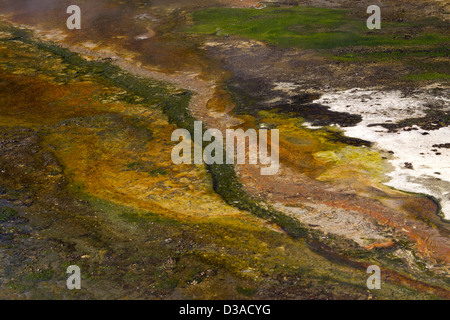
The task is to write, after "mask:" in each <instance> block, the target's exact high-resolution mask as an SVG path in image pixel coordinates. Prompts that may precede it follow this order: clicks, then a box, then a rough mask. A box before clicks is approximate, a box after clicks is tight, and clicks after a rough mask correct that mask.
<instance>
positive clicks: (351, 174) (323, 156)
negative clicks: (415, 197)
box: [314, 146, 388, 183]
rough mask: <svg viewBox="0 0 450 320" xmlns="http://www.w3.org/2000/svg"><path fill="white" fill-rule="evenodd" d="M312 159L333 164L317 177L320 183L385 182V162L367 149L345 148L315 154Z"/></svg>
mask: <svg viewBox="0 0 450 320" xmlns="http://www.w3.org/2000/svg"><path fill="white" fill-rule="evenodd" d="M314 157H316V158H317V159H319V160H320V161H325V162H332V163H333V167H332V168H330V169H328V170H326V171H325V172H324V173H322V174H321V175H320V176H319V177H317V179H318V180H320V181H330V182H337V181H346V180H359V181H366V182H369V181H370V180H372V181H373V182H380V183H381V182H384V181H386V180H387V177H386V175H385V174H386V173H387V172H388V168H387V165H386V161H384V160H383V158H382V156H381V155H380V154H379V152H377V151H374V150H371V149H369V148H363V147H354V146H346V147H344V148H341V149H338V150H328V151H320V152H317V153H315V154H314Z"/></svg>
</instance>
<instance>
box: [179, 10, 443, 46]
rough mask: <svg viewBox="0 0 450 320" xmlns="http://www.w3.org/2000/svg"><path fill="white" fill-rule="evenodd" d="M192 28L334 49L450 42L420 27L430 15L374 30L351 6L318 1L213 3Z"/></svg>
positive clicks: (195, 17) (196, 18) (205, 31)
mask: <svg viewBox="0 0 450 320" xmlns="http://www.w3.org/2000/svg"><path fill="white" fill-rule="evenodd" d="M193 18H194V22H195V25H194V26H192V27H191V28H189V29H188V30H187V32H191V33H201V34H216V35H217V36H228V35H238V36H242V37H245V38H251V39H256V40H260V41H264V42H267V43H270V44H274V45H278V46H280V47H300V48H305V49H332V48H337V47H347V46H380V45H391V46H407V45H432V44H437V43H443V42H448V41H449V40H450V37H449V36H448V35H445V34H441V33H440V32H431V31H424V32H422V33H418V34H413V35H409V34H408V35H406V36H405V33H407V30H409V29H411V28H414V29H417V30H420V29H421V28H422V27H423V26H425V25H427V24H428V25H429V21H423V22H417V23H411V22H399V23H383V24H382V29H381V30H368V29H367V26H366V21H365V20H364V19H355V18H352V17H350V16H349V15H348V13H347V11H345V10H340V9H339V10H338V9H323V8H313V7H295V8H273V7H268V8H264V9H259V10H258V9H237V8H212V9H207V10H200V11H197V12H195V13H194V14H193Z"/></svg>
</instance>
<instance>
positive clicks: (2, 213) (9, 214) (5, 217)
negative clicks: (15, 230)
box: [0, 207, 17, 222]
mask: <svg viewBox="0 0 450 320" xmlns="http://www.w3.org/2000/svg"><path fill="white" fill-rule="evenodd" d="M16 216H17V211H16V210H14V209H12V208H9V207H2V208H0V222H6V221H9V220H12V219H14V218H15V217H16Z"/></svg>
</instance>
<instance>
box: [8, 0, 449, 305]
mask: <svg viewBox="0 0 450 320" xmlns="http://www.w3.org/2000/svg"><path fill="white" fill-rule="evenodd" d="M431 3H432V4H431ZM24 4H26V5H24ZM314 4H316V5H317V3H314ZM83 5H84V7H85V8H86V6H88V8H89V10H84V9H83V28H82V30H79V31H78V30H77V31H73V32H69V31H67V30H66V29H64V28H65V19H66V17H67V15H66V14H65V8H66V7H67V6H66V3H65V2H64V1H60V2H54V1H48V2H39V4H38V3H37V2H36V1H23V2H22V3H21V5H18V4H17V3H15V2H10V1H5V2H3V3H2V4H1V5H0V8H1V9H2V13H4V14H5V16H4V18H5V19H7V20H9V21H11V22H13V25H11V24H10V23H9V22H6V21H3V22H2V25H1V26H2V33H1V34H0V38H1V43H0V44H1V46H0V70H1V73H0V76H1V82H0V86H1V87H2V90H1V96H0V98H1V100H0V101H1V106H0V108H1V110H2V111H1V117H0V125H1V130H0V133H1V142H0V146H1V149H0V161H1V162H0V168H1V180H0V181H1V182H0V191H1V192H0V193H1V199H2V200H1V201H2V202H1V205H2V211H1V215H0V219H1V225H2V229H1V234H2V237H1V253H0V254H1V256H0V259H1V266H2V268H1V269H0V285H1V289H0V295H1V296H2V297H5V298H149V299H155V298H225V299H228V298H277V299H284V298H289V299H293V298H294V299H296V298H302V299H304V298H307V299H340V298H355V299H368V298H436V297H440V298H448V297H449V294H448V283H447V277H448V263H449V256H450V255H449V251H450V240H449V227H448V223H447V222H444V221H443V220H442V219H441V218H440V217H439V216H438V213H439V203H438V202H437V200H436V199H431V198H429V197H427V196H425V195H419V194H407V193H404V192H401V191H397V190H394V189H391V188H389V187H387V186H386V182H387V181H388V179H389V173H390V172H392V170H393V168H392V164H391V163H389V161H388V160H389V159H391V158H392V154H391V153H389V151H392V150H385V151H383V150H379V149H376V148H373V143H374V142H376V141H373V140H371V139H369V138H368V137H366V136H352V135H347V136H346V135H345V129H346V128H352V127H355V126H358V124H361V123H362V122H363V121H364V114H363V113H360V114H358V113H357V112H354V111H353V110H352V111H351V112H344V111H342V110H339V109H336V108H334V107H333V106H332V105H331V104H330V103H325V101H318V99H320V98H321V97H322V95H323V94H324V93H325V92H331V91H332V90H346V89H352V88H355V87H360V88H365V87H366V88H373V87H374V86H376V87H377V88H378V90H388V89H389V90H392V89H396V90H400V91H402V92H404V93H408V92H411V91H412V90H415V89H417V88H420V87H425V86H432V85H434V86H435V87H436V83H438V84H439V86H438V87H436V88H437V89H435V91H434V93H433V92H432V94H434V96H442V95H445V92H447V91H445V90H448V82H446V81H445V78H442V76H441V74H442V73H445V72H446V71H445V69H442V68H441V67H442V66H444V67H445V66H447V67H448V53H447V54H446V51H445V50H444V51H442V49H440V47H441V46H442V44H441V43H437V44H436V43H433V44H429V43H426V44H415V45H414V46H413V47H414V48H409V47H408V46H406V47H405V46H403V47H401V48H400V49H399V48H390V47H382V48H380V47H376V48H375V49H368V48H365V47H354V46H348V47H343V48H331V49H327V51H325V52H324V51H320V50H319V51H316V50H317V49H303V48H300V47H293V48H289V47H288V48H286V47H283V48H282V47H279V46H277V45H273V44H267V43H265V42H264V41H259V40H256V39H251V36H249V37H250V39H249V38H245V37H244V38H242V37H240V36H238V35H233V34H220V33H219V32H217V33H214V34H202V33H197V32H192V29H190V30H189V31H187V30H188V29H187V28H189V27H192V26H193V25H195V23H199V22H198V21H197V22H196V21H195V19H194V16H193V15H192V12H194V11H196V10H200V9H205V8H207V7H208V8H209V7H214V6H234V5H235V3H234V2H228V1H222V2H217V3H211V2H209V1H207V2H205V3H202V2H195V3H192V2H188V1H185V2H183V1H173V2H169V3H168V2H161V3H158V2H152V3H151V5H149V4H148V3H147V2H138V1H136V2H133V1H131V2H130V1H129V2H126V3H120V2H114V1H90V2H87V3H83V4H82V5H81V6H82V7H83ZM247 5H248V6H255V5H258V4H257V3H256V2H246V1H243V2H240V3H239V6H247ZM321 5H322V6H324V7H327V8H328V7H330V3H328V2H326V1H324V3H323V4H321ZM333 5H339V6H340V7H342V8H345V7H347V8H349V6H348V4H346V3H345V2H342V3H341V2H336V3H334V4H333ZM404 5H405V6H406V7H403V8H401V7H398V6H397V5H395V2H392V6H393V8H394V9H392V10H391V9H389V10H387V14H386V18H387V19H388V21H397V20H402V21H403V20H408V19H413V20H414V18H415V17H414V14H412V16H411V12H414V10H416V9H417V10H418V8H421V9H423V8H425V9H426V10H422V11H421V12H427V14H428V15H430V16H433V17H439V18H442V11H441V9H440V7H439V6H438V5H436V4H435V3H434V2H421V1H419V2H417V1H416V2H414V3H413V2H411V3H409V2H408V3H407V4H404ZM282 6H283V5H282ZM408 6H409V7H408ZM421 6H422V7H421ZM386 7H387V8H390V7H391V3H390V2H389V3H386ZM283 9H284V10H290V7H289V6H287V7H283ZM407 9H408V10H407ZM409 9H414V10H409ZM236 10H239V9H236ZM85 13H86V14H85ZM359 16H364V15H361V14H360V12H359V11H358V10H357V8H353V11H352V13H351V14H350V18H351V19H355V18H357V17H359ZM350 18H349V19H350ZM416 18H417V17H416ZM19 24H24V25H26V26H27V28H30V29H33V30H35V31H36V32H37V33H36V34H34V35H33V34H30V33H24V32H23V31H21V30H20V29H19V28H18V25H19ZM444 25H445V24H444V22H439V23H438V22H434V23H433V24H432V25H431V26H429V27H424V26H423V25H422V27H420V28H419V29H417V27H410V29H408V30H402V32H403V33H402V34H410V33H414V32H416V33H417V34H418V36H417V37H420V33H421V32H428V33H435V34H441V33H442V30H443V28H444ZM424 28H425V29H426V30H425V29H424ZM427 28H428V29H427ZM424 30H425V31H424ZM396 32H398V31H396ZM38 37H40V39H41V40H37V39H38ZM49 40H52V41H57V42H58V43H59V44H61V45H63V46H64V47H65V48H66V49H61V48H60V47H58V46H57V45H55V44H52V43H50V42H48V41H49ZM418 46H419V47H421V49H420V50H418ZM422 46H424V47H423V48H422ZM402 48H403V49H402ZM69 50H71V51H73V52H78V53H81V54H82V56H81V57H79V56H77V55H73V54H71V53H70V51H69ZM390 50H391V51H392V50H393V51H394V52H397V53H398V52H399V50H406V53H407V54H406V56H407V58H404V53H405V52H403V51H402V52H401V55H402V56H401V57H400V58H398V59H387V60H386V58H385V56H384V55H383V54H385V53H386V52H388V53H391V52H390ZM424 51H425V52H432V53H433V55H432V56H431V57H427V59H428V62H427V63H428V64H427V65H428V67H427V66H425V67H423V68H425V69H423V68H422V67H420V68H419V67H417V66H415V65H417V61H422V60H423V59H425V58H424V57H423V54H422V53H423V52H424ZM411 52H413V53H411ZM410 53H411V54H410ZM371 54H372V56H370V55H371ZM355 55H356V58H355ZM373 55H375V59H376V60H373V59H374V58H373ZM411 55H412V56H411ZM380 57H381V58H380ZM361 59H366V60H367V59H369V61H365V62H361ZM362 63H363V64H364V68H362V67H361V64H362ZM436 68H438V69H439V68H441V69H440V70H439V71H440V72H439V73H438V75H436V72H435V69H436ZM424 74H427V76H426V77H425V76H423V75H424ZM430 74H431V75H432V76H430ZM411 77H412V78H411ZM430 90H431V89H430ZM436 90H437V91H436ZM436 112H438V111H436ZM439 112H441V113H440V114H441V116H442V118H443V119H444V120H443V121H441V122H442V123H441V125H440V127H441V128H446V127H447V125H448V123H447V122H445V112H446V111H445V110H443V111H442V110H440V111H439ZM194 118H195V119H198V120H203V121H204V123H205V124H206V125H207V126H208V127H211V128H219V129H221V130H224V129H225V128H226V127H231V126H233V127H242V128H248V127H258V126H261V125H265V126H267V125H268V126H271V127H276V128H278V129H279V130H280V133H281V140H280V148H281V170H280V174H279V175H277V176H271V177H262V176H260V175H259V168H258V167H257V166H237V167H236V168H233V167H229V166H227V167H220V166H212V167H204V166H201V165H200V166H195V165H189V166H188V165H183V166H175V165H173V164H172V163H171V159H170V151H171V148H172V146H173V143H172V142H171V141H170V135H171V132H172V131H173V130H174V129H175V128H176V127H186V128H190V127H191V126H192V121H193V119H194ZM415 118H416V119H418V120H417V125H418V126H422V127H424V128H425V126H426V123H427V121H426V120H424V118H423V117H422V118H420V117H415ZM434 118H436V117H434ZM420 119H421V120H420ZM412 125H413V124H412V123H408V126H412ZM430 125H431V124H430ZM311 126H314V127H313V128H311ZM317 126H318V127H320V128H316V127H317ZM338 126H339V127H341V128H339V127H338ZM393 126H396V127H395V128H394V127H390V128H386V130H391V131H392V130H394V129H395V130H398V129H399V128H400V127H402V125H401V124H400V123H399V122H396V123H393ZM385 127H386V124H385ZM427 130H430V129H429V128H428V129H427ZM436 143H437V144H436V145H437V147H435V148H440V147H439V146H441V145H444V146H445V145H446V144H445V143H446V142H445V141H437V142H436ZM393 151H394V154H395V150H393ZM411 166H413V168H414V164H411ZM408 167H410V166H408ZM409 170H411V169H409ZM442 170H446V169H445V168H443V169H442ZM442 170H441V171H442ZM444 190H445V188H444ZM70 264H77V265H80V267H81V268H82V275H83V281H84V282H83V283H84V285H83V286H84V288H85V289H84V290H81V291H79V292H70V291H68V290H67V289H65V279H66V275H65V267H67V266H68V265H70ZM369 264H378V265H380V266H381V267H382V269H383V277H384V278H383V281H384V284H383V290H380V291H377V292H368V291H367V288H366V287H365V284H366V277H367V276H366V273H365V268H366V267H367V266H368V265H369Z"/></svg>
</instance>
